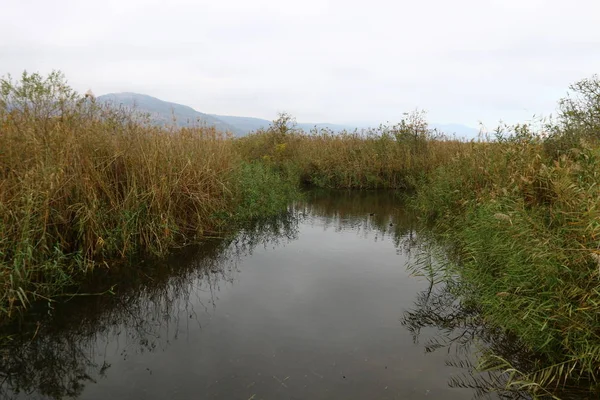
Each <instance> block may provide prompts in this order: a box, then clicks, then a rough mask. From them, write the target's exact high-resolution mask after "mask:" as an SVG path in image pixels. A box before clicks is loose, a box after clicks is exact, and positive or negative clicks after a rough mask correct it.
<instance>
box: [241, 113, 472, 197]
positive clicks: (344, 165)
mask: <svg viewBox="0 0 600 400" xmlns="http://www.w3.org/2000/svg"><path fill="white" fill-rule="evenodd" d="M237 146H238V149H239V151H240V154H241V155H242V156H243V157H244V158H245V159H249V160H260V161H262V162H264V163H266V164H268V165H271V166H273V167H275V168H277V169H278V170H279V171H281V172H282V173H284V175H286V176H296V177H299V178H300V180H301V181H302V182H303V183H305V184H308V185H311V186H316V187H321V188H338V189H339V188H350V189H380V188H388V189H390V188H392V189H412V188H414V187H415V185H416V182H417V181H419V180H421V179H423V178H424V177H426V176H427V175H428V174H429V173H430V172H431V171H433V170H434V169H435V168H436V167H438V166H440V165H442V164H444V163H446V162H448V161H449V160H450V159H452V158H453V157H455V156H456V155H457V154H459V153H461V152H462V151H463V149H464V148H465V146H466V144H465V143H464V142H462V141H460V140H453V139H448V138H445V137H444V136H442V135H441V134H440V133H438V132H435V131H433V130H430V129H429V128H428V127H427V122H426V121H425V119H424V115H423V114H421V113H413V114H411V115H409V116H407V118H406V119H404V120H402V121H401V122H400V123H399V124H397V125H394V126H380V127H378V128H375V129H366V130H362V131H355V132H341V133H333V132H331V131H328V130H326V129H324V130H320V131H313V132H304V131H302V130H299V129H297V128H296V127H295V123H294V120H293V119H292V118H291V117H290V116H288V115H285V114H284V115H282V116H281V117H280V119H278V120H277V121H275V122H274V123H273V125H272V126H271V127H270V128H269V129H266V130H262V131H258V132H256V133H254V134H253V135H250V136H248V137H245V138H241V139H240V140H239V141H238V143H237Z"/></svg>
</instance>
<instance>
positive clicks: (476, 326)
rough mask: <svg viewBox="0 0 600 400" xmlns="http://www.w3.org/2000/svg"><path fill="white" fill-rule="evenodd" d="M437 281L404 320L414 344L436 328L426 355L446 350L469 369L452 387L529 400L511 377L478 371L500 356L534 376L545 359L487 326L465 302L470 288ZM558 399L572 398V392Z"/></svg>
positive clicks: (451, 363) (452, 361)
mask: <svg viewBox="0 0 600 400" xmlns="http://www.w3.org/2000/svg"><path fill="white" fill-rule="evenodd" d="M439 271H441V269H440V270H439ZM433 279H436V277H432V280H431V281H430V282H431V284H430V285H429V286H428V288H427V289H426V290H424V291H422V292H421V293H419V294H418V296H417V298H416V300H415V303H414V307H413V308H412V309H411V310H407V311H405V313H404V316H403V318H402V324H403V325H405V326H406V328H407V329H408V330H409V332H411V333H412V335H413V339H414V341H415V343H417V342H418V341H419V336H420V334H421V330H422V329H423V328H426V327H433V328H436V334H435V335H434V336H433V337H431V338H428V339H427V341H426V342H425V343H424V348H425V351H426V352H432V351H436V350H440V349H442V350H444V351H447V352H448V354H449V358H448V360H447V362H446V364H447V365H449V366H453V367H457V368H461V369H463V370H465V372H464V373H462V374H459V375H457V376H455V377H453V378H451V379H450V382H449V385H450V386H452V387H463V388H470V389H474V391H475V396H474V398H477V399H480V398H503V399H530V398H531V396H529V395H528V394H526V393H524V392H521V391H518V390H512V389H511V388H510V386H509V385H507V384H508V383H509V380H508V375H507V374H506V373H501V372H499V371H494V370H489V371H480V370H479V369H480V367H481V366H482V365H484V362H485V360H486V359H489V357H490V356H493V357H497V356H499V357H501V358H502V359H504V360H507V361H509V362H510V364H511V365H513V366H514V367H515V368H517V369H518V370H520V371H533V370H535V369H536V368H538V367H539V365H540V362H541V361H542V360H540V359H539V357H537V356H536V355H535V354H534V353H533V352H531V351H530V350H529V349H528V348H527V347H526V346H524V345H523V344H522V343H521V342H519V341H518V340H517V339H516V338H515V337H514V336H512V335H510V334H508V333H506V332H504V331H501V330H499V329H495V328H492V327H490V326H488V325H486V324H485V322H484V321H483V320H482V318H481V317H480V315H479V312H478V310H477V307H474V306H472V305H468V304H464V303H463V302H461V300H460V293H462V292H463V291H464V290H466V289H465V288H464V287H462V285H461V284H460V282H459V281H457V280H454V279H443V280H440V281H436V282H435V283H434V280H433ZM557 395H560V398H563V399H565V398H573V397H570V396H569V394H568V393H561V394H558V393H557ZM575 398H577V397H575Z"/></svg>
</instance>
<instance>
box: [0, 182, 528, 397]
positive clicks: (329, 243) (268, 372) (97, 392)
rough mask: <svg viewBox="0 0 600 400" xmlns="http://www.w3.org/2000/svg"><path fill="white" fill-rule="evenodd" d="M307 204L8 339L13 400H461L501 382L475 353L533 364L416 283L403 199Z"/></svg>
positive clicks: (72, 305)
mask: <svg viewBox="0 0 600 400" xmlns="http://www.w3.org/2000/svg"><path fill="white" fill-rule="evenodd" d="M308 197H309V198H308V200H307V201H305V202H302V203H298V204H294V205H293V206H291V207H290V209H289V210H288V212H287V213H285V214H283V215H282V216H280V217H279V218H276V219H272V220H268V221H262V222H261V223H256V224H254V225H252V226H248V227H247V228H246V229H244V230H242V231H240V232H239V233H238V234H237V235H235V236H233V237H231V238H228V239H220V240H212V241H209V242H206V243H204V244H203V245H201V246H197V247H194V248H188V249H185V250H184V251H180V252H179V253H178V254H176V255H174V256H173V257H171V258H170V259H168V260H165V261H163V262H160V263H157V262H150V261H146V262H140V266H139V268H136V269H135V271H132V270H131V269H127V268H119V267H117V266H115V267H114V268H113V269H111V271H108V272H106V273H105V274H104V275H102V276H96V277H95V278H94V281H93V282H90V283H89V284H88V285H87V288H86V289H85V290H84V291H87V292H102V291H106V290H109V289H111V288H114V292H115V294H114V295H104V296H82V297H76V298H73V299H71V300H70V301H68V302H65V303H64V304H55V305H54V308H53V309H51V310H48V307H47V306H46V305H40V307H39V309H38V310H37V311H34V312H32V313H31V314H30V315H28V316H27V318H25V319H24V320H23V321H20V322H19V323H18V324H15V325H14V326H11V327H7V328H6V329H5V330H4V331H3V332H2V334H3V335H4V336H5V339H4V340H3V343H2V344H1V346H0V397H2V398H15V399H18V398H52V399H60V398H80V399H96V398H98V399H99V398H116V399H129V398H144V399H164V398H169V399H188V398H223V399H233V398H239V399H255V400H258V399H261V398H264V399H280V398H289V399H304V398H310V399H328V398H345V399H351V398H356V399H363V398H369V399H371V398H373V399H375V398H381V399H406V398H412V399H421V398H445V399H464V398H471V397H473V396H474V395H481V394H484V393H486V392H487V391H488V390H489V388H490V387H494V385H496V386H497V384H498V383H500V384H501V383H502V381H501V377H498V376H495V375H493V374H484V375H478V374H476V373H474V372H473V365H472V361H473V360H472V358H473V357H472V348H471V347H472V344H473V343H479V344H482V345H483V346H484V347H486V346H487V347H489V348H493V349H494V350H495V351H499V353H500V354H512V352H516V351H517V352H520V351H521V350H522V349H518V348H515V345H514V341H513V342H511V341H509V340H508V339H509V338H506V337H503V336H502V335H500V334H499V333H498V332H492V331H490V330H489V329H485V327H484V326H483V324H481V322H480V321H479V320H478V319H477V313H476V310H472V309H468V308H467V307H464V306H463V305H461V304H460V303H459V302H458V301H457V300H456V297H454V296H453V295H452V293H453V291H452V290H451V289H452V285H429V283H428V282H427V280H424V279H419V278H415V277H413V276H411V274H410V271H407V270H406V263H407V262H408V261H409V259H410V253H411V251H415V248H416V246H417V243H418V241H417V238H416V235H415V233H414V232H415V220H414V218H413V216H412V215H410V214H407V213H406V212H405V211H404V209H403V208H402V207H401V202H400V201H399V199H398V198H396V197H394V195H392V194H390V193H377V192H355V193H346V192H334V193H331V192H328V193H317V192H315V193H312V194H310V195H309V196H308ZM439 349H444V351H435V350H439ZM520 354H523V353H522V352H521V353H520ZM525 359H526V358H525ZM448 383H450V385H449V384H448Z"/></svg>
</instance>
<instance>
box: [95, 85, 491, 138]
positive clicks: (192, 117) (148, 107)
mask: <svg viewBox="0 0 600 400" xmlns="http://www.w3.org/2000/svg"><path fill="white" fill-rule="evenodd" d="M97 100H98V101H100V102H105V103H110V104H113V105H115V106H125V107H128V108H134V109H136V110H138V111H140V112H143V113H148V114H150V118H151V119H152V121H154V122H156V123H157V124H159V125H163V126H166V125H171V124H173V122H175V123H176V125H177V126H194V125H208V126H214V127H215V128H217V129H218V130H220V131H228V132H231V133H233V134H234V135H235V136H244V135H247V134H249V133H250V132H254V131H257V130H259V129H266V128H268V127H269V126H270V125H271V123H272V121H269V120H266V119H262V118H254V117H238V116H230V115H218V114H205V113H202V112H199V111H196V110H194V109H193V108H191V107H189V106H186V105H183V104H177V103H171V102H168V101H164V100H160V99H158V98H156V97H152V96H148V95H145V94H139V93H132V92H123V93H109V94H105V95H102V96H98V98H97ZM378 125H379V124H373V126H378ZM430 126H431V128H436V129H438V130H439V131H440V132H443V133H446V134H449V135H456V136H458V137H462V138H467V139H472V138H476V137H477V134H478V132H479V131H478V130H477V129H475V128H472V127H469V126H465V125H461V124H430ZM297 127H298V128H300V129H303V130H305V131H310V130H312V129H314V128H317V129H328V130H331V131H333V132H340V131H344V130H346V131H350V132H351V131H354V130H355V129H361V128H364V127H365V126H364V125H363V126H354V125H350V124H344V125H342V124H330V123H306V122H304V123H302V122H299V123H298V124H297Z"/></svg>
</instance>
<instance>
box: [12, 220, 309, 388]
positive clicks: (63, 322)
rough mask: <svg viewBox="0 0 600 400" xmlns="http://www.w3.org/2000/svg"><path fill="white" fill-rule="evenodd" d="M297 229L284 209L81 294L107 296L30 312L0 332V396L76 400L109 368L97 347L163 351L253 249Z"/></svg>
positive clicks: (102, 278) (115, 274)
mask: <svg viewBox="0 0 600 400" xmlns="http://www.w3.org/2000/svg"><path fill="white" fill-rule="evenodd" d="M297 230H298V219H297V216H296V214H295V213H294V212H291V211H290V212H289V213H287V214H284V215H282V216H281V217H280V218H276V219H271V220H265V221H261V222H257V223H255V224H252V225H249V226H247V227H246V228H245V229H243V230H241V231H240V232H239V234H237V235H235V236H232V237H231V238H228V239H220V240H213V241H210V242H207V243H204V244H203V245H200V246H196V247H193V248H187V249H184V250H182V251H180V252H178V254H177V255H174V256H172V257H170V259H168V260H166V261H163V262H155V263H148V262H143V264H148V265H144V266H143V267H140V268H135V269H133V268H129V269H128V268H115V269H114V270H111V271H107V272H105V273H103V274H96V275H95V276H94V279H93V281H90V282H89V283H88V284H87V285H86V286H85V287H84V288H82V289H81V290H82V292H103V291H105V290H106V289H107V288H111V287H113V286H114V287H115V288H116V290H115V294H114V295H104V296H83V297H79V298H77V299H76V300H75V299H74V300H72V301H69V302H66V303H63V304H56V305H55V309H54V311H53V312H52V316H50V315H47V314H44V313H37V314H36V313H35V311H33V312H32V313H30V314H28V315H27V316H26V318H24V319H23V320H22V321H20V323H18V324H15V325H12V326H8V327H5V328H4V329H3V332H1V333H0V335H2V337H3V339H2V343H1V346H0V398H2V399H5V398H6V399H11V398H21V397H23V396H24V397H26V398H32V397H33V398H35V397H45V398H55V399H59V398H63V397H78V396H79V395H80V394H81V392H82V390H83V388H84V386H85V384H86V383H89V382H94V377H101V376H103V375H104V374H105V373H106V372H107V371H108V370H109V369H110V365H109V364H107V363H106V362H103V361H102V360H101V357H99V355H98V354H96V348H97V346H98V344H99V343H105V344H106V343H110V342H114V341H119V340H124V341H125V343H124V346H123V348H124V350H123V351H122V353H121V355H122V356H123V357H125V358H126V357H128V354H127V352H128V351H136V352H151V351H155V350H156V349H157V348H164V347H166V346H167V345H168V343H169V341H170V340H175V339H177V337H178V335H179V334H180V333H181V331H182V330H184V329H185V328H186V326H188V325H187V324H189V323H190V321H195V323H198V324H199V323H200V320H199V318H198V314H197V311H196V310H194V309H193V304H200V305H201V306H202V307H204V309H205V311H208V312H209V311H210V309H211V308H212V307H214V306H215V294H216V293H217V292H218V291H219V289H220V285H222V284H223V283H231V282H233V280H234V277H235V272H236V270H237V263H238V261H239V259H240V258H241V257H244V256H245V255H247V254H249V253H251V252H252V251H253V249H254V248H255V247H256V246H260V245H267V244H274V245H280V244H282V243H283V242H284V241H289V240H293V239H295V238H296V237H297ZM140 263H142V262H140ZM115 284H116V286H115ZM192 297H193V298H192ZM40 309H42V307H40ZM44 310H46V308H44ZM98 359H100V361H98Z"/></svg>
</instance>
